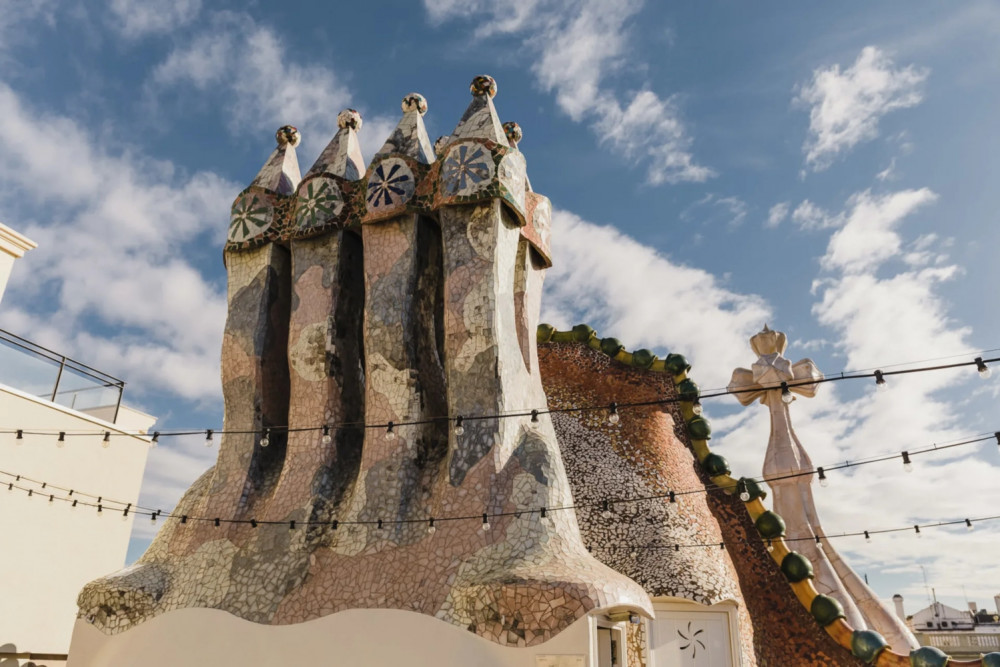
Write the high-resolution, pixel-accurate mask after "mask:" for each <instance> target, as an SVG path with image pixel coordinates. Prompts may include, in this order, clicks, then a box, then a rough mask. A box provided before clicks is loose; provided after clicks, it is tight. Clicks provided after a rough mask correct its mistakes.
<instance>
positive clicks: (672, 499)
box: [667, 491, 677, 503]
mask: <svg viewBox="0 0 1000 667" xmlns="http://www.w3.org/2000/svg"><path fill="white" fill-rule="evenodd" d="M667 498H669V499H670V502H672V503H676V502H677V494H676V493H674V492H673V491H670V492H668V493H667Z"/></svg>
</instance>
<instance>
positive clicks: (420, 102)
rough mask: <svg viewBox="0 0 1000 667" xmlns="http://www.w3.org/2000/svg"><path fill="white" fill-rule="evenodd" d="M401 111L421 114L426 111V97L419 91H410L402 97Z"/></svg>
mask: <svg viewBox="0 0 1000 667" xmlns="http://www.w3.org/2000/svg"><path fill="white" fill-rule="evenodd" d="M402 106H403V113H410V112H411V111H416V112H418V113H419V114H420V115H421V116H423V115H424V114H425V113H427V99H426V98H425V97H424V96H423V95H421V94H420V93H410V94H409V95H407V96H406V97H404V98H403V105H402Z"/></svg>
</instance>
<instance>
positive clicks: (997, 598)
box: [993, 595, 1000, 614]
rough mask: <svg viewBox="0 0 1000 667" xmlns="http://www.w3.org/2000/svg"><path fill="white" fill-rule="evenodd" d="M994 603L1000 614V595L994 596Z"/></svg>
mask: <svg viewBox="0 0 1000 667" xmlns="http://www.w3.org/2000/svg"><path fill="white" fill-rule="evenodd" d="M993 604H995V605H996V606H997V613H998V614H1000V595H994V596H993Z"/></svg>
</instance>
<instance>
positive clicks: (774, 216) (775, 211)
mask: <svg viewBox="0 0 1000 667" xmlns="http://www.w3.org/2000/svg"><path fill="white" fill-rule="evenodd" d="M790 207H791V202H787V201H783V202H778V203H777V204H775V205H774V206H772V207H771V208H770V209H769V210H768V212H767V220H765V221H764V226H765V227H767V228H768V229H774V228H775V227H777V226H778V225H780V224H781V223H782V222H784V221H785V219H786V218H787V217H788V210H789V208H790Z"/></svg>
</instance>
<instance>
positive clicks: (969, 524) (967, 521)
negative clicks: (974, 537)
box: [965, 519, 975, 531]
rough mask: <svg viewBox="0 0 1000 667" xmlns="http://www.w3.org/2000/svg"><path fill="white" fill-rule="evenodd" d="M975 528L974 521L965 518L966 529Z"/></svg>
mask: <svg viewBox="0 0 1000 667" xmlns="http://www.w3.org/2000/svg"><path fill="white" fill-rule="evenodd" d="M974 528H975V526H973V525H972V521H971V520H969V519H966V520H965V529H966V530H969V531H971V530H973V529H974Z"/></svg>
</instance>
